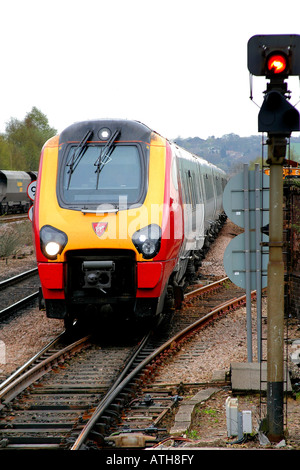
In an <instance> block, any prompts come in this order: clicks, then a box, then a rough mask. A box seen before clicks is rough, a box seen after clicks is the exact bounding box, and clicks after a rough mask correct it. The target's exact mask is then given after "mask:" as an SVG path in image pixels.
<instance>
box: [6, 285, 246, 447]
mask: <svg viewBox="0 0 300 470" xmlns="http://www.w3.org/2000/svg"><path fill="white" fill-rule="evenodd" d="M226 283H228V280H227V279H224V280H222V281H221V282H220V281H218V282H217V284H216V283H213V284H211V286H210V289H213V290H212V292H213V293H214V295H213V297H212V298H211V296H209V294H208V293H207V287H205V288H201V289H197V292H195V291H192V292H191V293H189V294H187V295H186V296H185V303H186V302H192V300H191V299H192V298H194V301H193V302H195V301H196V302H199V303H201V302H202V301H204V299H202V301H200V300H199V296H203V295H205V296H208V297H210V304H212V302H213V301H214V302H215V304H218V303H219V301H218V298H217V295H216V290H215V289H223V291H222V293H220V296H221V297H222V298H223V299H224V296H225V295H224V294H225V291H226V292H227V295H228V296H229V297H230V296H231V298H232V294H233V291H234V288H233V290H232V291H231V290H230V289H228V287H227V289H226V288H224V287H222V286H223V285H224V284H226ZM229 291H230V292H229ZM236 293H237V292H236ZM195 295H197V299H198V300H195ZM244 302H245V296H239V295H235V298H234V299H233V300H231V301H227V302H225V303H224V302H222V305H220V303H219V305H218V306H215V308H213V309H210V311H209V313H206V314H204V315H202V317H201V318H199V314H198V318H197V320H196V321H195V320H194V316H193V315H194V313H193V315H192V316H191V317H190V318H187V317H188V313H187V311H188V310H189V309H187V308H184V309H183V311H182V312H179V315H178V316H179V317H180V318H177V319H176V318H175V317H176V313H177V312H175V315H174V318H173V322H172V326H171V327H170V325H168V324H167V325H165V326H164V325H160V328H159V329H158V331H156V332H152V333H149V334H148V335H147V336H146V337H144V338H143V339H142V340H141V341H139V342H138V344H136V343H133V342H132V343H131V344H130V342H127V343H125V342H124V339H123V345H122V342H121V341H120V338H119V339H118V341H119V343H118V346H117V347H116V346H115V345H113V344H108V343H107V342H106V343H105V342H104V343H103V341H102V342H101V341H100V343H99V342H98V341H94V340H92V339H91V337H87V338H84V339H81V340H79V341H75V342H74V343H73V344H71V345H67V346H65V347H64V348H63V350H60V351H57V350H55V351H53V348H56V347H58V346H59V343H62V342H64V341H65V338H59V339H58V340H57V341H56V343H55V344H52V345H49V348H46V349H45V350H44V351H43V355H42V359H40V358H35V360H34V361H32V363H30V364H28V365H25V366H24V368H23V370H22V371H20V372H19V373H15V374H14V375H15V377H11V378H8V379H7V381H5V382H4V383H3V384H2V385H1V387H0V398H1V415H0V439H1V445H2V446H3V448H4V449H11V448H22V449H28V448H60V449H71V450H79V449H87V448H88V449H89V448H96V449H102V448H104V447H110V446H111V445H116V446H119V445H120V440H121V441H123V439H125V446H126V445H127V446H129V447H131V445H132V442H134V445H137V446H140V447H144V446H145V445H146V443H147V441H148V440H150V441H152V442H153V440H156V439H162V438H164V437H166V429H164V428H159V425H160V421H161V419H162V417H163V416H165V415H166V413H168V412H169V411H170V410H171V408H172V406H173V405H174V404H176V403H177V402H178V400H180V397H178V396H169V395H167V396H166V395H164V396H160V397H158V398H157V397H156V399H155V401H154V400H153V399H152V398H151V397H150V398H149V397H148V398H147V397H145V396H144V393H143V385H144V384H145V383H147V381H149V380H151V379H153V378H154V374H155V371H156V370H157V368H158V367H163V365H164V362H165V359H166V358H168V357H170V355H172V354H175V353H176V351H177V350H178V349H180V348H181V346H182V344H183V343H184V342H185V341H188V339H189V338H191V337H192V336H193V335H194V333H195V332H196V331H198V330H199V328H202V327H204V326H206V325H207V324H209V323H210V322H212V321H215V320H216V319H217V318H219V317H220V316H222V315H224V314H226V313H227V312H228V311H229V310H230V309H232V308H238V307H239V306H241V305H243V303H244ZM190 310H194V309H193V308H192V309H190ZM207 311H208V310H207V308H206V312H207ZM187 323H190V324H187ZM184 325H185V326H184ZM62 339H63V341H62ZM74 348H75V349H74ZM51 349H52V350H51ZM45 355H47V357H45ZM37 360H38V361H39V363H37ZM125 363H126V366H124V364H125ZM30 384H34V385H30ZM29 385H30V386H29ZM28 387H29V388H28ZM137 409H138V418H137V415H136V410H137ZM141 410H143V411H141ZM128 414H129V415H130V418H127V420H126V418H125V416H126V415H127V416H128ZM128 423H130V424H129V425H128ZM130 442H131V443H130ZM137 442H138V444H137ZM126 443H127V444H126Z"/></svg>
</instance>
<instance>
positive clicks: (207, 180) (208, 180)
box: [204, 174, 214, 199]
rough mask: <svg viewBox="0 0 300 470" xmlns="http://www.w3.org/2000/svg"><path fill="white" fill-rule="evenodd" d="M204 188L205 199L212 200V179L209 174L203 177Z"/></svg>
mask: <svg viewBox="0 0 300 470" xmlns="http://www.w3.org/2000/svg"><path fill="white" fill-rule="evenodd" d="M204 186H205V193H206V199H212V198H213V197H214V187H213V179H212V176H211V175H210V174H206V175H204Z"/></svg>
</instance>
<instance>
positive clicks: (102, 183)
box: [63, 145, 142, 204]
mask: <svg viewBox="0 0 300 470" xmlns="http://www.w3.org/2000/svg"><path fill="white" fill-rule="evenodd" d="M73 152H74V146H71V147H70V149H69V152H68V155H67V159H66V162H67V164H66V165H65V167H64V176H63V199H64V201H65V202H66V203H69V204H81V203H82V204H86V203H91V204H102V203H111V204H114V203H119V198H120V197H122V198H123V199H124V198H127V203H128V204H133V203H135V202H137V201H138V200H139V198H140V196H141V191H142V163H141V158H140V154H139V149H138V148H137V146H136V145H116V146H115V148H114V150H113V151H112V153H111V154H110V156H109V157H108V158H107V159H106V160H105V161H101V157H100V159H99V155H100V154H101V146H99V145H89V146H88V147H87V148H86V151H85V153H84V155H83V157H82V158H81V160H80V161H79V163H78V164H77V166H74V169H73V172H72V173H71V174H70V164H68V163H69V162H70V160H71V159H72V154H73ZM97 160H98V163H99V166H98V167H97ZM97 169H98V171H97Z"/></svg>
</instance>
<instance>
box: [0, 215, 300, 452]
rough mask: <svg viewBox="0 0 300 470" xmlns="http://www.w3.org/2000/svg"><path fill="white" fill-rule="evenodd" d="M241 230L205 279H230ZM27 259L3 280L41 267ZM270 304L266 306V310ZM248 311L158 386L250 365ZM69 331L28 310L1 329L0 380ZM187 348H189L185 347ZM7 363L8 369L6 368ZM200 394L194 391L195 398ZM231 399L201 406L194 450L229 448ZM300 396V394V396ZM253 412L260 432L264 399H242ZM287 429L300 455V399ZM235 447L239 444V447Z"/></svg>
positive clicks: (292, 330)
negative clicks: (231, 250) (228, 264)
mask: <svg viewBox="0 0 300 470" xmlns="http://www.w3.org/2000/svg"><path fill="white" fill-rule="evenodd" d="M240 232H241V230H240V229H239V228H238V227H236V226H235V225H233V224H232V223H231V222H230V221H227V222H226V224H225V225H224V227H223V229H222V231H221V233H220V236H219V238H218V240H217V241H215V242H214V244H213V245H212V247H211V250H210V252H209V253H208V254H207V256H206V259H205V261H204V262H203V266H202V268H201V273H202V274H203V275H211V273H214V275H215V277H216V279H219V278H220V277H224V276H226V273H225V272H224V268H223V253H224V250H225V248H226V246H227V244H228V243H229V241H230V240H231V239H232V238H233V237H234V236H236V235H237V234H238V233H240ZM23 251H24V256H21V257H20V258H9V259H8V260H0V270H1V276H0V277H1V278H5V277H9V276H11V275H14V274H16V273H17V272H20V271H23V270H24V269H29V268H31V267H33V266H34V265H35V258H34V255H33V254H32V250H31V249H30V247H26V249H24V250H23ZM265 307H266V302H265V300H264V301H263V308H264V309H265ZM245 312H246V310H245V308H240V309H239V310H236V311H234V312H232V313H231V314H230V316H229V317H227V318H223V319H221V320H219V321H218V322H217V323H216V324H215V325H214V326H213V327H211V328H207V329H206V330H203V331H202V332H201V334H199V335H198V336H196V337H195V338H194V340H193V341H192V342H191V344H190V346H189V348H194V354H192V355H189V360H188V366H187V363H186V357H185V354H186V351H185V350H184V349H183V350H182V351H181V352H180V354H179V355H178V358H177V359H176V361H175V360H174V361H171V362H170V364H169V366H168V368H167V369H165V370H164V371H162V372H161V373H160V374H159V375H158V376H157V377H156V379H155V381H156V382H158V383H177V384H178V383H180V382H183V383H185V384H192V383H193V384H194V383H199V382H201V383H206V382H207V383H209V382H210V381H211V379H212V374H213V371H214V370H226V371H228V370H230V364H231V362H246V361H247V346H246V314H245ZM252 315H253V360H254V361H255V354H256V334H255V325H256V309H255V303H254V304H253V308H252ZM62 330H63V322H62V321H61V320H49V319H47V318H46V315H45V313H44V312H43V311H39V310H38V308H34V309H31V310H28V312H27V313H25V314H24V315H22V316H19V317H15V318H14V319H13V320H12V321H7V322H3V323H2V324H1V326H0V380H1V379H2V380H3V379H4V378H5V377H6V376H7V375H8V374H10V373H11V372H12V371H14V370H15V369H16V368H17V367H19V366H20V365H22V364H23V363H24V362H25V360H27V359H29V358H30V357H31V356H32V355H33V354H35V353H36V352H37V351H38V350H39V349H40V348H41V347H42V346H44V345H46V344H47V343H48V342H50V341H51V340H52V339H53V338H54V337H55V336H57V334H58V333H60V332H61V331H62ZM289 338H291V339H299V338H300V329H299V324H298V323H297V321H296V320H294V321H292V323H291V325H290V326H289ZM185 348H187V346H185ZM1 362H2V363H1ZM294 369H295V370H294V373H295V374H296V375H297V374H299V368H298V367H297V366H296V367H295V368H294ZM194 392H195V388H194V387H191V390H190V393H191V394H193V393H194ZM230 395H231V392H230V389H228V388H227V389H225V390H220V391H218V392H216V393H215V394H214V395H213V397H212V398H211V399H209V400H208V401H207V402H205V403H204V404H201V405H199V407H198V410H197V411H196V412H195V415H194V421H193V425H192V427H191V430H190V435H189V436H188V437H189V438H192V444H193V445H198V446H203V445H204V446H210V447H211V446H215V447H224V446H227V445H228V444H227V441H228V438H227V427H226V413H225V400H226V398H227V397H228V396H230ZM298 395H299V394H298ZM245 409H246V410H249V409H251V410H252V412H253V427H254V429H253V430H254V431H255V428H256V426H257V423H258V422H259V416H260V411H259V409H260V408H259V396H253V395H250V396H248V395H247V396H240V397H239V410H240V411H241V410H245ZM287 411H288V413H287V416H288V421H287V429H288V433H289V436H287V439H286V444H287V445H286V446H285V447H284V448H285V449H290V448H293V449H295V448H297V449H299V450H300V411H299V398H298V399H297V400H296V399H293V398H289V399H288V405H287ZM233 442H234V441H233ZM233 442H232V443H231V444H232V445H233V446H235V447H239V448H241V446H244V447H247V446H249V447H255V448H256V447H258V448H261V444H260V443H259V442H258V441H257V439H256V440H254V441H252V442H248V443H244V444H239V445H237V444H234V443H233Z"/></svg>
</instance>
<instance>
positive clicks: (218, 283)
mask: <svg viewBox="0 0 300 470" xmlns="http://www.w3.org/2000/svg"><path fill="white" fill-rule="evenodd" d="M227 281H230V279H229V277H223V278H222V279H219V280H218V281H215V282H211V283H209V284H207V285H206V286H201V287H198V288H197V289H194V290H192V291H190V292H187V293H186V294H184V298H185V299H187V298H190V297H193V296H194V295H199V294H205V293H206V292H210V291H211V290H213V289H217V288H218V287H221V286H222V285H223V284H224V283H225V282H227ZM230 282H231V281H230Z"/></svg>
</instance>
